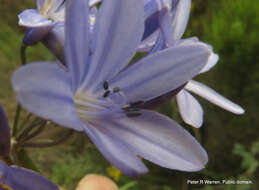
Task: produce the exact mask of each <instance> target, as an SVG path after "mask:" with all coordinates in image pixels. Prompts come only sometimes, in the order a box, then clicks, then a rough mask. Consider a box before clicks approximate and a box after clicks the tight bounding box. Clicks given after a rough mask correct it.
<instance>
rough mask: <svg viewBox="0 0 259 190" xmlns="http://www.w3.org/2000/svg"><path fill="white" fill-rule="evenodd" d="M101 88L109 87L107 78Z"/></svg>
mask: <svg viewBox="0 0 259 190" xmlns="http://www.w3.org/2000/svg"><path fill="white" fill-rule="evenodd" d="M103 88H104V89H105V90H107V89H108V88H109V83H108V81H107V80H106V81H104V83H103Z"/></svg>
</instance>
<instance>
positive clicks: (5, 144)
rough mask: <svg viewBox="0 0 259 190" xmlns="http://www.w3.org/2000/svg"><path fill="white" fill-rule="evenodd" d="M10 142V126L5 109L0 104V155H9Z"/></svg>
mask: <svg viewBox="0 0 259 190" xmlns="http://www.w3.org/2000/svg"><path fill="white" fill-rule="evenodd" d="M10 144H11V143H10V127H9V124H8V120H7V117H6V114H5V111H4V109H3V108H2V106H1V104H0V156H2V157H5V156H8V155H9V152H10Z"/></svg>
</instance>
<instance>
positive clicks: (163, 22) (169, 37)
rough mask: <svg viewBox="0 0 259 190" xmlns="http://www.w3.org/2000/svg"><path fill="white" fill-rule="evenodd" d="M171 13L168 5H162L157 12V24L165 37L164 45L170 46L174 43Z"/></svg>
mask: <svg viewBox="0 0 259 190" xmlns="http://www.w3.org/2000/svg"><path fill="white" fill-rule="evenodd" d="M171 22H172V15H171V12H170V9H169V8H168V7H163V9H162V10H161V11H160V12H159V24H160V29H161V32H162V34H163V36H164V38H165V42H166V43H165V46H167V47H172V46H173V45H174V43H175V40H174V38H173V33H174V31H173V28H172V27H171Z"/></svg>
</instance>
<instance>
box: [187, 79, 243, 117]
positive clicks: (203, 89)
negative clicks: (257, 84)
mask: <svg viewBox="0 0 259 190" xmlns="http://www.w3.org/2000/svg"><path fill="white" fill-rule="evenodd" d="M185 89H187V90H189V91H190V92H193V93H195V94H197V95H199V96H201V97H203V98H204V99H206V100H208V101H209V102H211V103H213V104H215V105H217V106H219V107H221V108H223V109H225V110H227V111H229V112H232V113H234V114H237V115H241V114H244V113H245V110H244V109H243V108H242V107H241V106H239V105H237V104H235V103H234V102H232V101H230V100H228V99H227V98H225V97H224V96H222V95H220V94H219V93H217V92H216V91H215V90H213V89H211V88H209V87H207V86H205V85H204V84H202V83H200V82H197V81H194V80H191V81H189V82H188V84H187V85H186V86H185Z"/></svg>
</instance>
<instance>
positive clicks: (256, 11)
mask: <svg viewBox="0 0 259 190" xmlns="http://www.w3.org/2000/svg"><path fill="white" fill-rule="evenodd" d="M34 7H35V1H34V0H23V1H14V0H0V103H1V104H3V105H4V107H5V109H6V110H7V114H8V117H9V119H10V123H12V122H13V120H12V119H13V117H14V114H15V108H16V101H15V95H14V93H13V91H12V88H11V84H10V77H11V74H12V72H13V71H14V69H15V68H16V67H18V66H19V65H20V54H19V51H20V45H21V41H22V38H23V35H24V32H25V30H24V29H22V28H20V27H18V25H17V21H18V20H17V15H18V14H19V13H20V12H21V11H22V10H24V9H26V8H34ZM258 29H259V2H258V1H255V0H217V1H204V0H193V3H192V11H191V16H190V21H189V24H188V28H187V30H186V33H185V37H189V36H197V37H199V38H200V39H201V40H202V41H205V42H207V43H209V44H211V45H212V46H213V47H214V51H215V52H216V53H218V54H219V56H220V59H219V62H218V64H217V65H216V66H215V67H214V68H213V69H212V70H211V71H210V72H208V73H205V74H202V75H200V76H198V77H197V78H196V79H197V80H199V81H202V82H203V83H205V84H206V85H208V86H210V87H212V88H214V89H215V90H216V91H218V92H219V93H221V94H222V95H224V96H225V97H227V98H229V99H231V100H232V101H234V102H236V103H237V104H239V105H241V106H242V107H244V108H245V110H246V113H245V115H241V116H236V115H234V114H231V113H229V112H227V111H224V110H222V109H220V108H218V107H216V106H214V105H212V104H210V103H208V102H207V101H206V100H203V99H199V97H198V99H199V100H200V102H201V104H202V106H203V107H204V112H205V115H204V120H205V122H204V125H203V127H202V128H200V129H197V130H196V129H193V128H192V127H190V126H187V125H186V124H184V123H183V122H182V121H181V119H180V117H179V113H178V112H177V109H176V103H175V100H172V101H171V102H170V104H167V105H165V106H162V107H161V108H160V109H159V111H161V112H163V113H165V114H167V115H168V116H170V117H172V118H174V119H175V120H177V121H179V123H181V125H182V126H184V127H185V128H186V129H187V130H189V131H190V132H191V133H192V134H193V135H194V136H195V137H196V138H197V139H198V140H199V141H200V142H201V144H202V145H203V146H204V147H205V149H206V150H207V152H208V154H209V163H208V165H207V167H206V168H205V169H204V170H202V171H200V172H195V173H187V172H178V171H172V170H167V169H164V168H161V167H159V166H155V165H153V164H151V163H149V162H145V163H146V164H147V165H148V167H149V168H150V172H149V173H148V174H146V175H144V176H142V177H140V178H139V179H137V180H133V179H130V178H128V177H126V176H124V175H121V174H120V172H119V171H117V170H116V169H115V168H113V167H111V166H110V165H109V163H108V162H107V161H106V160H105V159H104V158H103V157H102V155H101V154H100V153H99V152H98V151H97V150H96V148H95V147H94V145H92V144H91V142H90V141H89V139H88V137H87V136H86V135H85V134H82V133H74V135H73V136H72V137H71V138H70V139H69V140H68V141H67V142H66V143H65V144H62V145H59V146H56V147H52V148H42V149H36V148H34V149H33V148H28V149H26V152H27V153H28V158H27V159H30V162H31V163H33V167H34V168H36V169H37V170H38V171H40V172H41V173H42V174H44V175H45V176H46V177H48V178H49V179H50V180H52V181H53V182H54V183H56V184H58V185H60V186H62V187H64V188H66V189H67V190H72V189H74V187H75V186H76V184H77V183H78V181H79V180H80V178H82V177H83V176H84V175H86V174H89V173H98V174H103V175H106V176H109V177H110V178H112V179H113V180H114V181H115V182H116V183H117V184H118V186H119V187H120V190H127V189H129V190H192V189H193V190H195V189H201V190H214V189H215V190H221V189H226V190H244V189H247V190H250V189H251V190H252V189H254V190H257V189H259V109H258V107H259V98H258V94H259V36H258V32H259V31H258ZM27 57H28V62H30V61H34V60H35V61H36V60H53V59H54V57H53V56H52V55H51V54H50V53H49V52H48V51H47V50H46V48H45V47H44V46H43V45H41V44H39V45H37V46H35V47H33V48H28V51H27ZM56 128H57V127H52V129H51V130H52V132H53V133H52V134H55V133H56V134H57V133H58V131H59V130H60V129H56ZM61 130H63V129H61ZM48 133H50V131H48V132H46V134H45V135H48ZM43 136H44V134H43ZM21 165H22V164H21ZM200 179H203V180H206V179H207V180H238V179H239V180H251V181H252V182H253V184H250V185H223V184H222V185H214V186H213V185H202V184H200V185H190V184H187V180H200Z"/></svg>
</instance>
